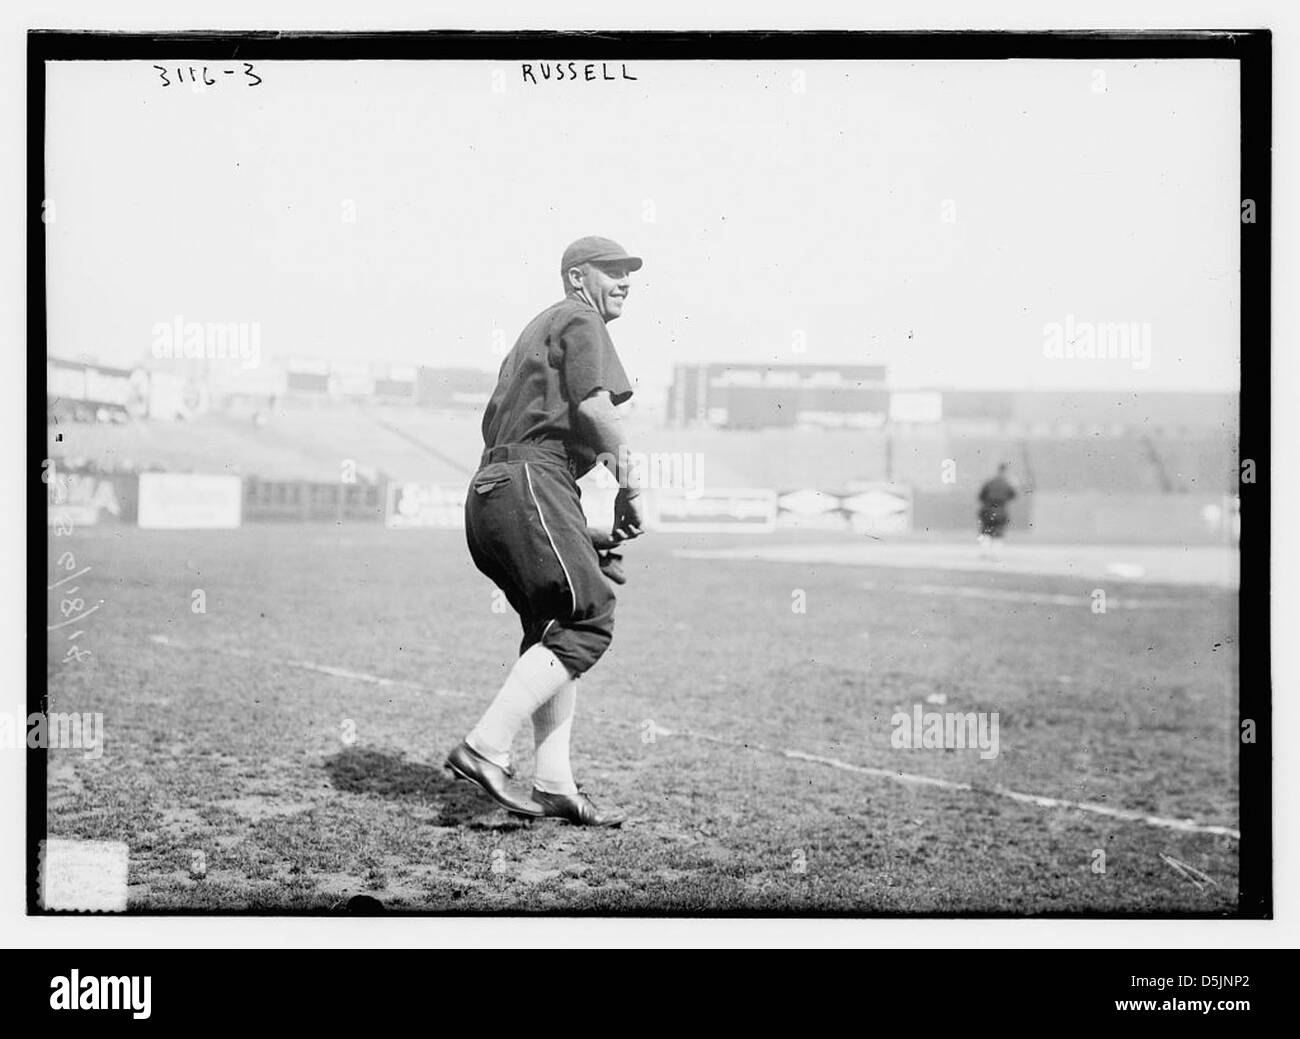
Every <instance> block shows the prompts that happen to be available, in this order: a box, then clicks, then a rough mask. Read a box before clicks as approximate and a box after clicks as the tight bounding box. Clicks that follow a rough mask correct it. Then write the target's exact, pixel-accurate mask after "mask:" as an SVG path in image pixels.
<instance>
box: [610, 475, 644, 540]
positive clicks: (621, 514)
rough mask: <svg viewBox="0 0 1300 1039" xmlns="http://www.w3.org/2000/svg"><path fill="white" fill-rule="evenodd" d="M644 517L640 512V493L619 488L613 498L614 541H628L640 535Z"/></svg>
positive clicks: (626, 488)
mask: <svg viewBox="0 0 1300 1039" xmlns="http://www.w3.org/2000/svg"><path fill="white" fill-rule="evenodd" d="M644 526H645V517H644V514H643V513H642V511H641V492H640V491H637V490H632V489H631V488H628V487H620V488H619V490H618V495H617V497H615V498H614V539H615V540H616V541H630V540H631V539H632V538H635V537H639V536H640V535H641V531H642V528H643V527H644Z"/></svg>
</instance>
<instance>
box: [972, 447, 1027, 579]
mask: <svg viewBox="0 0 1300 1039" xmlns="http://www.w3.org/2000/svg"><path fill="white" fill-rule="evenodd" d="M1007 468H1008V466H1007V463H1006V462H1000V463H999V464H998V471H997V475H996V476H993V477H990V478H989V479H988V480H986V481H985V482H984V485H983V486H982V487H981V488H980V493H979V502H980V507H979V513H978V515H979V538H978V539H977V540H978V541H979V546H980V556H981V558H984V559H997V558H998V557H999V556H1000V555H1001V545H1002V532H1003V531H1004V530H1005V529H1006V526H1007V523H1008V522H1009V521H1010V519H1011V517H1010V516H1009V515H1008V514H1007V503H1008V502H1010V501H1011V499H1013V498H1015V497H1016V495H1017V493H1018V492H1017V491H1016V487H1015V484H1014V483H1012V482H1011V478H1010V477H1008V476H1007Z"/></svg>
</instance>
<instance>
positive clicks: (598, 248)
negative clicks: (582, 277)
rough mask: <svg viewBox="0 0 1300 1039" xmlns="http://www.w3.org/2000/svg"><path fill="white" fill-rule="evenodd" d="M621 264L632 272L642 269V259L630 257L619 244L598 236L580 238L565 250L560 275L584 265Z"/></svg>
mask: <svg viewBox="0 0 1300 1039" xmlns="http://www.w3.org/2000/svg"><path fill="white" fill-rule="evenodd" d="M620 262H621V263H626V264H627V268H628V270H630V271H639V270H640V269H641V257H639V256H629V255H628V254H627V250H626V249H624V248H623V247H622V246H621V245H619V244H618V242H615V241H612V240H611V239H609V238H601V237H599V236H597V235H588V236H587V237H586V238H579V239H578V240H577V241H576V242H574V243H573V244H572V245H570V246H569V247H568V248H567V249H565V250H564V257H563V258H562V259H561V260H560V273H561V274H563V273H565V272H566V271H568V270H569V269H570V268H571V267H581V266H582V265H583V264H584V263H620Z"/></svg>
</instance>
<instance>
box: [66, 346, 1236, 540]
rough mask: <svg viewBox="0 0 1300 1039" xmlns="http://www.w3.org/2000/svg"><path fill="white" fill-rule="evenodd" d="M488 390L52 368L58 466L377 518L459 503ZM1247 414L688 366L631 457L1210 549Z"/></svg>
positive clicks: (294, 365) (1024, 528) (464, 374)
mask: <svg viewBox="0 0 1300 1039" xmlns="http://www.w3.org/2000/svg"><path fill="white" fill-rule="evenodd" d="M178 379H179V383H180V384H179V385H177V384H176V383H177V381H178ZM492 382H493V376H492V375H491V373H487V372H483V371H478V370H468V369H465V370H438V369H428V368H415V367H405V368H400V367H397V366H383V365H374V366H366V365H357V364H351V365H345V366H344V365H334V364H330V363H326V362H313V361H294V362H291V363H290V364H289V365H287V366H286V367H285V369H284V370H282V371H279V372H270V373H268V372H264V371H263V372H258V373H256V375H255V377H254V376H246V375H245V373H236V374H235V375H233V376H232V375H230V374H229V373H226V374H225V375H224V376H222V375H219V374H217V373H211V372H208V373H205V372H202V371H198V372H188V373H185V374H184V375H183V377H178V376H176V375H175V373H173V372H165V371H162V372H150V371H148V370H145V369H132V370H123V369H111V368H107V367H105V366H102V365H92V364H90V363H88V362H68V361H57V360H51V362H50V380H49V386H50V392H49V413H50V457H51V458H53V459H55V460H56V463H57V464H59V465H60V466H62V467H63V468H65V469H68V470H70V471H82V472H85V471H89V472H100V473H116V474H130V473H133V472H147V471H165V472H173V473H195V474H223V475H232V476H237V477H239V478H240V479H241V480H243V481H244V482H245V485H246V501H249V502H263V501H267V502H269V501H270V500H271V498H272V497H275V498H276V500H277V501H280V502H281V504H286V503H291V502H296V501H302V502H304V503H305V502H307V501H308V499H309V498H311V497H312V495H311V494H309V493H306V492H303V493H302V494H301V495H299V494H298V492H294V491H277V492H275V494H274V495H272V494H271V492H269V491H268V490H267V489H266V488H267V486H268V485H271V484H277V485H281V486H287V485H290V484H292V483H294V482H302V483H305V484H315V485H321V486H328V485H337V484H339V483H340V481H342V482H343V483H345V484H349V485H360V486H362V487H369V488H373V489H375V492H374V494H372V495H370V496H369V497H366V498H365V501H366V502H368V503H369V504H368V505H367V506H366V508H367V509H368V510H369V511H377V510H382V508H383V503H382V499H383V498H384V493H385V488H386V487H387V486H388V485H390V484H394V485H412V484H419V485H423V486H428V487H432V488H435V489H437V493H438V494H440V495H443V496H445V498H446V500H447V501H453V500H454V499H455V496H456V495H457V494H463V488H464V486H465V483H466V481H467V478H468V476H469V474H470V473H472V472H473V470H474V468H475V466H476V465H477V462H478V458H479V455H480V452H481V450H482V442H481V437H480V432H479V425H480V420H481V414H482V407H483V404H484V403H485V402H486V399H487V395H488V393H489V392H490V390H491V386H492ZM1237 408H1238V402H1237V395H1236V394H1235V393H1229V392H1225V393H1126V394H1113V393H1112V394H1108V393H1062V392H1049V391H1042V392H1038V391H1014V392H986V391H967V390H911V389H909V390H906V391H895V390H891V389H890V388H889V386H888V384H887V381H886V373H885V370H884V369H883V368H879V367H870V366H846V367H829V366H822V367H818V366H811V365H790V366H756V365H697V366H681V367H679V368H678V369H677V371H676V373H675V377H674V383H673V386H672V387H671V389H670V390H669V393H668V407H667V411H666V414H665V415H663V416H662V417H658V416H654V415H653V414H652V412H651V410H650V409H640V410H634V411H633V412H632V413H631V414H630V416H629V423H628V424H629V437H630V440H631V442H632V443H633V444H634V445H635V447H636V448H637V450H638V451H642V452H645V453H648V454H651V455H659V456H663V457H668V456H673V457H680V456H683V455H689V456H691V457H694V458H698V459H700V460H701V461H700V473H699V475H700V477H701V479H702V481H703V483H704V485H705V486H706V487H707V488H708V489H710V490H713V489H728V490H735V489H767V490H770V491H773V492H776V493H777V494H778V495H783V496H790V495H795V494H799V493H802V492H818V493H819V494H821V495H841V496H846V495H852V494H855V493H860V492H862V491H864V490H870V489H873V488H886V489H891V490H901V491H903V492H905V495H906V498H907V502H908V508H909V510H910V513H911V515H910V520H909V523H908V525H907V531H906V532H910V533H916V534H926V533H930V534H934V533H945V532H947V533H963V534H964V533H966V532H968V531H969V528H970V527H971V523H972V507H971V501H972V495H973V494H974V489H975V488H977V487H978V485H979V483H980V482H981V481H982V480H984V479H986V478H987V477H988V475H989V474H991V473H992V472H993V471H994V470H995V469H996V468H997V466H998V464H999V463H1001V462H1006V463H1009V465H1010V467H1011V472H1012V474H1013V476H1014V478H1015V479H1016V481H1017V482H1018V483H1019V484H1020V486H1021V489H1022V491H1023V492H1024V493H1023V495H1022V499H1021V502H1020V503H1019V507H1018V520H1019V529H1020V532H1021V533H1024V534H1030V533H1032V534H1034V535H1035V536H1038V537H1040V538H1047V539H1056V538H1060V539H1084V540H1088V539H1091V538H1096V537H1108V538H1111V539H1118V540H1129V539H1135V540H1152V539H1165V540H1173V541H1187V540H1190V541H1194V542H1195V541H1200V542H1204V541H1207V540H1209V541H1220V540H1225V539H1227V538H1228V536H1229V535H1228V526H1227V525H1228V523H1229V517H1230V515H1231V513H1232V510H1233V507H1234V496H1235V487H1236V480H1237V443H1236V428H1237ZM255 485H261V490H260V491H259V492H258V493H257V494H254V493H253V491H252V490H250V488H252V487H254V486H255ZM286 494H287V495H289V497H285V496H284V495H286ZM277 495H278V496H279V497H276V496H277ZM331 500H333V499H331ZM358 500H360V499H358ZM798 500H799V501H806V500H807V495H806V494H805V495H804V497H803V498H801V499H798ZM818 500H819V501H820V499H818ZM338 501H339V502H340V503H342V502H343V498H342V497H339V498H338ZM389 507H390V508H391V502H390V503H389ZM339 508H340V509H341V508H343V505H342V504H340V505H339ZM818 509H820V511H821V512H822V513H829V514H831V515H830V516H829V518H830V519H833V518H835V517H836V516H838V515H839V510H837V509H836V508H834V507H831V506H825V505H819V506H818V507H817V509H814V511H818ZM286 514H289V515H302V516H308V515H314V513H311V512H310V510H309V509H308V508H307V506H306V505H305V504H304V506H303V510H302V511H301V512H298V511H295V509H294V508H292V507H291V508H288V509H287V512H286ZM791 518H792V519H796V518H798V517H794V516H792V517H791ZM823 518H824V519H825V518H828V517H823ZM840 518H843V517H840ZM804 519H805V520H806V521H809V522H811V519H810V518H808V517H804Z"/></svg>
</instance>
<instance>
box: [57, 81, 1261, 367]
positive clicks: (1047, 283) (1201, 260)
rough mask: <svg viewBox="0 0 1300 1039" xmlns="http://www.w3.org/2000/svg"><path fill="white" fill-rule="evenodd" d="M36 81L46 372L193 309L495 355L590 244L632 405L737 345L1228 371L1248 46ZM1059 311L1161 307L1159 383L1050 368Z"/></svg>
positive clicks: (478, 363)
mask: <svg viewBox="0 0 1300 1039" xmlns="http://www.w3.org/2000/svg"><path fill="white" fill-rule="evenodd" d="M190 65H195V67H196V71H199V70H201V64H199V63H195V62H192V61H186V62H185V63H184V67H185V68H187V69H188V67H189V66H190ZM225 69H232V70H234V71H233V72H232V74H230V75H225V74H224V70H225ZM49 70H50V71H49V95H48V99H49V125H48V130H47V135H48V136H47V163H48V167H47V169H48V173H47V191H46V194H47V196H48V198H49V199H50V200H51V201H52V202H53V204H54V217H55V219H54V221H53V222H52V223H50V224H49V225H48V232H49V308H50V334H51V346H52V351H53V352H54V353H55V354H56V355H59V356H70V357H75V356H79V355H82V354H89V355H92V356H97V357H99V358H100V359H101V360H103V361H105V362H108V363H120V364H126V363H133V362H135V361H137V360H139V359H141V358H143V357H145V356H147V355H148V353H149V350H150V345H151V342H152V338H153V335H152V330H153V327H154V325H155V324H156V323H158V322H171V321H173V320H174V317H175V316H176V315H182V316H183V318H184V320H186V321H199V322H207V321H214V322H248V323H253V322H256V323H258V324H259V325H260V335H261V344H262V350H263V352H264V353H265V354H266V355H268V356H279V357H287V356H289V355H296V354H301V355H315V356H320V357H326V358H333V359H339V360H390V361H394V362H407V363H425V364H432V365H461V366H470V367H479V368H484V369H495V368H496V366H497V364H498V363H499V357H500V351H499V347H500V344H501V343H502V342H504V343H505V345H506V346H508V345H509V344H510V343H512V342H513V341H514V339H515V337H516V335H517V334H518V332H519V330H520V329H521V328H522V327H523V325H524V324H525V323H526V322H527V321H528V319H529V318H530V317H532V316H533V314H534V313H536V312H537V311H538V310H540V309H541V308H542V307H544V306H546V305H547V304H548V303H550V302H552V301H553V300H554V299H556V298H558V296H559V293H560V287H559V276H558V266H559V256H560V253H561V251H562V249H563V247H564V245H565V244H566V243H567V242H568V241H569V240H571V239H573V238H575V237H578V236H580V235H584V234H603V235H607V236H610V237H613V238H616V239H618V240H619V241H620V242H622V243H623V244H624V245H625V246H626V247H627V248H628V249H629V250H630V251H632V252H635V253H638V254H640V255H643V256H644V257H645V268H644V269H643V270H642V271H641V272H640V273H639V274H637V275H635V276H634V282H633V290H632V297H631V299H630V300H629V303H628V306H627V308H626V310H625V312H624V316H623V317H622V318H621V319H620V320H619V321H617V322H616V323H615V324H613V325H612V326H611V332H612V334H613V336H614V339H615V342H616V343H617V344H618V346H619V349H620V352H621V353H622V355H623V357H624V362H625V366H626V367H627V368H628V370H629V373H630V374H631V375H632V376H633V377H634V379H635V380H636V381H638V382H639V383H640V384H641V385H642V387H643V388H644V389H647V390H654V389H656V388H658V387H661V386H663V385H665V384H666V383H667V382H668V380H669V378H670V376H671V370H672V365H673V364H674V363H690V362H706V361H727V360H748V361H762V362H776V363H794V362H802V363H818V362H827V363H837V362H838V363H883V364H887V365H888V366H889V368H890V378H891V381H892V382H893V383H895V384H896V385H899V386H910V387H916V386H934V387H947V388H974V387H986V388H1021V387H1038V388H1061V389H1235V388H1236V387H1237V385H1238V356H1239V354H1238V345H1239V344H1238V338H1239V337H1238V319H1239V297H1238V291H1237V284H1236V279H1237V272H1238V266H1239V251H1238V239H1237V236H1238V233H1239V229H1240V222H1239V198H1238V186H1237V185H1238V167H1239V161H1238V134H1239V130H1238V117H1237V105H1238V75H1237V66H1236V64H1235V63H1232V62H1215V61H1185V62H1154V61H1142V62H1092V61H1077V62H1072V61H1059V62H1045V61H1032V62H1030V61H1008V62H862V63H857V62H835V63H817V62H806V63H789V62H720V63H714V62H651V61H638V62H632V63H629V64H628V66H627V71H628V73H629V74H630V75H632V76H635V77H636V78H635V80H628V79H622V78H619V79H618V80H616V81H614V82H603V81H599V80H598V81H596V82H577V83H573V82H569V81H565V82H560V83H556V82H550V83H545V82H543V83H541V84H539V85H536V86H534V85H532V84H528V83H524V82H523V81H522V75H521V69H520V63H518V62H511V63H490V62H474V63H468V62H467V63H460V62H454V63H452V62H441V63H440V62H361V61H354V62H258V63H256V65H255V73H256V75H258V76H260V77H261V78H262V83H261V85H259V86H255V87H248V86H246V85H245V83H247V82H251V80H249V79H248V77H247V76H246V75H245V74H244V70H243V66H242V64H241V63H237V62H213V63H211V64H210V65H209V76H210V77H211V78H215V79H216V80H217V83H216V85H215V86H212V87H210V88H208V89H207V90H206V92H203V93H198V92H195V91H194V90H193V89H192V88H191V87H190V86H189V85H188V83H187V84H186V85H184V86H180V85H172V86H170V87H163V86H161V79H160V76H159V73H158V72H157V71H156V70H155V69H154V68H153V67H152V63H151V62H103V63H52V64H51V65H50V66H49ZM609 71H610V72H611V74H616V75H619V76H620V77H621V74H622V67H621V65H619V64H617V63H611V64H610V66H609ZM566 72H567V66H566ZM579 72H581V66H579ZM597 74H599V68H597ZM169 78H171V79H172V80H174V79H175V76H174V73H173V74H170V76H169ZM1102 87H1104V89H1100V88H1102ZM353 215H354V216H355V219H354V220H351V221H349V219H348V217H349V216H353ZM1067 318H1071V319H1072V320H1073V321H1074V322H1075V323H1076V324H1077V323H1081V322H1144V323H1149V325H1150V334H1151V358H1150V364H1149V366H1147V367H1145V368H1138V367H1135V366H1134V365H1133V364H1130V363H1126V362H1124V361H1122V360H1117V361H1109V362H1098V361H1085V360H1059V359H1050V358H1048V357H1045V356H1044V342H1045V332H1044V326H1045V325H1046V324H1047V323H1049V322H1060V323H1064V322H1065V321H1066V320H1067Z"/></svg>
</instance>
